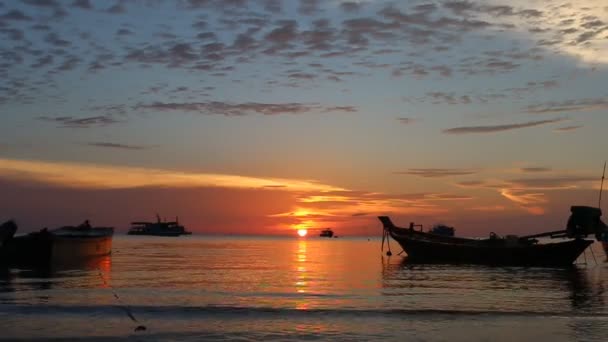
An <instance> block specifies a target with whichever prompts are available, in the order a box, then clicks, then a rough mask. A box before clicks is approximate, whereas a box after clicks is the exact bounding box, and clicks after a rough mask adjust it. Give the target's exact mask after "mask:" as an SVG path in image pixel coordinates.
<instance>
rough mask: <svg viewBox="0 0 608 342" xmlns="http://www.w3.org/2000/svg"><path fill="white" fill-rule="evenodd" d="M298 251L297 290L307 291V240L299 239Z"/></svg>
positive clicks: (300, 291) (299, 291)
mask: <svg viewBox="0 0 608 342" xmlns="http://www.w3.org/2000/svg"><path fill="white" fill-rule="evenodd" d="M297 248H298V249H297V252H296V291H297V292H298V293H306V290H307V289H306V287H307V285H308V283H307V276H306V272H307V270H306V240H299V241H298V247H297Z"/></svg>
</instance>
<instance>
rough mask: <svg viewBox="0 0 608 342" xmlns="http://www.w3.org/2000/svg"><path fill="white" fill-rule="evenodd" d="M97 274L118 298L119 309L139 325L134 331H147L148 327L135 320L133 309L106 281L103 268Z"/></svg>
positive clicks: (98, 269)
mask: <svg viewBox="0 0 608 342" xmlns="http://www.w3.org/2000/svg"><path fill="white" fill-rule="evenodd" d="M97 274H98V275H99V278H101V281H102V282H103V285H104V286H106V287H107V288H109V289H110V291H111V292H112V294H113V295H114V298H116V301H117V302H118V307H119V308H121V309H122V310H123V311H124V312H125V313H126V314H127V316H129V318H130V319H131V320H132V321H133V322H134V323H137V324H139V325H138V326H137V327H135V329H133V330H134V331H145V330H146V326H145V325H142V324H141V323H140V322H139V321H138V320H137V318H135V315H133V312H131V309H130V308H129V306H128V305H126V304H124V303H123V301H122V300H121V299H120V296H118V293H116V291H114V288H113V287H112V285H110V284H108V282H107V281H106V279H105V278H104V276H103V272H102V271H101V268H97Z"/></svg>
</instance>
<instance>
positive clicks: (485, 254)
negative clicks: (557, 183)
mask: <svg viewBox="0 0 608 342" xmlns="http://www.w3.org/2000/svg"><path fill="white" fill-rule="evenodd" d="M571 212H572V214H571V216H570V219H569V220H568V224H567V228H566V229H565V230H559V231H551V232H546V233H540V234H534V235H528V236H522V237H518V236H515V235H507V236H505V237H499V236H498V235H496V234H494V233H491V234H490V237H489V238H487V239H470V238H461V237H454V236H451V235H450V234H437V233H434V232H433V231H431V232H424V231H422V229H420V230H416V229H414V227H415V226H416V225H415V224H414V223H410V227H409V228H400V227H397V226H395V225H394V224H393V223H392V221H391V220H390V218H389V217H387V216H379V217H378V218H379V219H380V221H381V222H382V224H383V226H384V234H385V235H384V236H383V243H384V238H387V239H388V238H389V237H391V238H393V239H394V240H395V241H397V242H398V243H399V245H401V247H402V248H403V250H404V251H405V253H407V258H408V261H411V262H417V263H469V264H487V265H508V266H566V265H571V264H572V263H574V261H575V260H576V259H577V258H578V257H579V255H581V253H583V252H584V251H585V249H586V248H587V247H589V245H591V244H592V243H593V240H589V239H586V238H587V236H588V235H595V238H596V239H598V240H600V238H601V237H602V236H603V234H605V233H606V232H607V231H608V227H607V226H606V224H604V223H603V222H602V221H601V220H600V216H601V210H600V209H599V208H591V207H583V206H573V207H572V208H571ZM420 227H421V226H420ZM444 232H445V230H444ZM541 237H549V238H564V239H567V240H565V241H560V242H555V243H539V241H538V239H537V238H541Z"/></svg>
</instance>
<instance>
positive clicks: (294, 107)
mask: <svg viewBox="0 0 608 342" xmlns="http://www.w3.org/2000/svg"><path fill="white" fill-rule="evenodd" d="M134 109H136V110H153V111H159V112H167V111H181V112H198V113H201V114H207V115H224V116H244V115H249V114H252V113H255V114H262V115H282V114H303V113H309V112H356V111H357V109H356V108H355V107H352V106H333V107H325V106H322V105H320V104H314V103H313V104H307V103H296V102H294V103H258V102H246V103H228V102H219V101H212V102H187V103H186V102H183V103H165V102H154V103H150V104H143V103H140V104H138V105H136V106H134Z"/></svg>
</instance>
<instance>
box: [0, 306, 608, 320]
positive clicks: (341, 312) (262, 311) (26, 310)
mask: <svg viewBox="0 0 608 342" xmlns="http://www.w3.org/2000/svg"><path fill="white" fill-rule="evenodd" d="M129 309H130V310H131V311H132V312H133V313H134V314H135V315H145V316H151V317H155V316H160V317H167V316H171V317H184V316H186V317H201V318H204V317H205V316H213V317H218V316H221V317H222V318H230V317H235V318H240V317H242V316H253V317H256V318H258V317H259V318H271V317H275V316H276V317H291V318H297V317H299V316H305V317H311V316H332V317H341V316H344V317H349V316H357V317H362V316H368V317H375V316H384V317H404V316H416V317H425V318H433V316H436V317H442V318H445V316H457V317H467V316H491V317H501V316H502V317H555V318H599V319H608V314H598V313H586V312H572V311H563V312H547V311H498V310H449V309H342V308H339V309H326V308H323V309H295V308H276V307H246V306H221V305H206V306H176V305H169V306H151V305H137V306H129ZM2 313H4V314H40V315H47V314H48V315H57V314H66V315H81V314H82V315H91V314H95V315H109V316H118V315H124V307H123V306H120V305H69V306H68V305H41V306H39V305H11V306H4V307H2V309H0V314H2Z"/></svg>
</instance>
